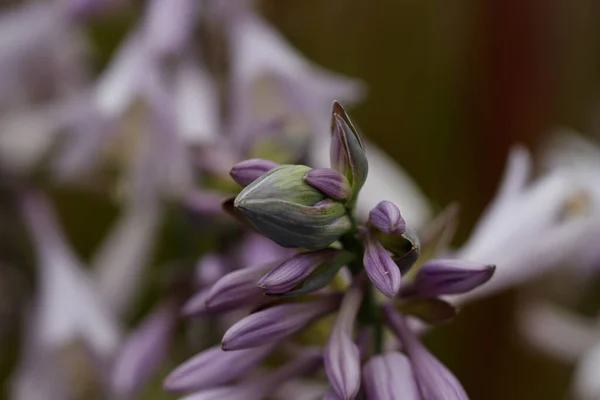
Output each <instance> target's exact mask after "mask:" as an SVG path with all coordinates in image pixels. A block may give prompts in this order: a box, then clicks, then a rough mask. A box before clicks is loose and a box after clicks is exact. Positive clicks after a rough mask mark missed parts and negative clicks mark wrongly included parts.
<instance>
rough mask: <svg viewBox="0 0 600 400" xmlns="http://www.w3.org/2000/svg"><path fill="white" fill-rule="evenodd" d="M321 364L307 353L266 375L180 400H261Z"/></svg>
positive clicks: (315, 356) (315, 355)
mask: <svg viewBox="0 0 600 400" xmlns="http://www.w3.org/2000/svg"><path fill="white" fill-rule="evenodd" d="M321 362H322V358H321V356H320V355H317V354H313V353H309V354H307V355H305V356H302V357H299V358H298V359H296V360H294V361H292V362H290V363H288V364H287V365H285V366H283V367H281V368H279V369H277V370H274V371H272V372H269V373H267V374H264V375H261V376H258V377H252V378H250V379H246V380H244V381H242V382H240V383H239V384H237V385H232V386H221V387H215V388H211V389H208V390H201V391H199V392H197V393H194V394H192V395H190V396H186V397H184V398H182V400H238V399H244V400H261V399H264V398H267V397H269V395H270V394H272V393H273V391H275V390H276V389H277V388H278V387H280V386H281V385H283V384H284V383H286V382H287V381H289V380H290V379H293V378H295V377H297V376H300V375H305V374H308V373H311V372H313V371H314V370H315V369H316V368H318V367H319V364H321Z"/></svg>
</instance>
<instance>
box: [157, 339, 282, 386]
mask: <svg viewBox="0 0 600 400" xmlns="http://www.w3.org/2000/svg"><path fill="white" fill-rule="evenodd" d="M273 347H274V346H272V345H266V346H260V347H254V348H251V349H244V350H237V351H223V350H222V349H220V348H219V347H218V346H215V347H211V348H210V349H208V350H205V351H203V352H202V353H200V354H198V355H196V356H194V357H192V358H190V359H189V360H187V361H186V362H184V363H183V364H181V365H180V366H179V367H177V368H176V369H175V370H174V371H173V372H171V373H170V374H169V376H167V378H166V379H165V381H164V384H163V387H164V389H165V390H167V391H169V392H190V391H194V390H201V389H206V388H210V387H215V386H219V385H222V384H225V383H227V382H229V381H232V380H234V379H236V378H238V377H240V376H242V375H244V374H245V373H246V372H248V371H250V370H251V369H252V368H254V367H255V366H256V365H257V364H258V363H259V362H261V361H262V360H263V359H264V358H265V357H266V356H267V355H269V353H270V352H271V351H272V350H273Z"/></svg>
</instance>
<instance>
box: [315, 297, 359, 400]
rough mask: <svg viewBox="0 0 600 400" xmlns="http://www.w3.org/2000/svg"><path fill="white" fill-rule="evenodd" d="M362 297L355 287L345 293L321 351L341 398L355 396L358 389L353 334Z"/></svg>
mask: <svg viewBox="0 0 600 400" xmlns="http://www.w3.org/2000/svg"><path fill="white" fill-rule="evenodd" d="M361 300H362V292H361V291H360V289H359V288H358V287H353V288H351V289H350V290H349V291H348V292H347V293H346V295H345V296H344V299H343V301H342V305H341V307H340V313H339V315H338V317H337V320H336V322H335V325H334V327H333V330H332V331H331V335H330V337H329V340H328V341H327V345H326V346H325V351H324V362H325V372H326V373H327V377H328V378H329V382H331V386H332V387H333V390H334V391H335V393H336V394H337V396H338V397H340V398H342V399H354V398H355V397H356V395H357V394H358V390H359V389H360V352H359V350H358V346H357V345H356V344H355V343H354V342H353V340H352V334H353V329H354V320H355V319H356V314H357V313H358V309H359V308H360V304H361Z"/></svg>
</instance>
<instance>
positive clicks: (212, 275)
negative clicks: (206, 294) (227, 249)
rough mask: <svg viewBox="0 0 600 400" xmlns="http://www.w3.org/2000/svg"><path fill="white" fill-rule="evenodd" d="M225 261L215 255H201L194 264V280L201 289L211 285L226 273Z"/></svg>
mask: <svg viewBox="0 0 600 400" xmlns="http://www.w3.org/2000/svg"><path fill="white" fill-rule="evenodd" d="M227 267H228V265H227V261H226V260H225V258H224V257H223V256H221V255H219V254H216V253H207V254H205V255H203V256H202V257H201V258H200V259H199V260H198V262H197V263H196V279H197V281H198V284H199V285H200V286H201V287H205V286H208V285H213V284H214V283H215V282H217V281H218V280H219V279H220V278H221V277H222V276H223V275H224V274H225V272H226V271H227V269H228V268H227Z"/></svg>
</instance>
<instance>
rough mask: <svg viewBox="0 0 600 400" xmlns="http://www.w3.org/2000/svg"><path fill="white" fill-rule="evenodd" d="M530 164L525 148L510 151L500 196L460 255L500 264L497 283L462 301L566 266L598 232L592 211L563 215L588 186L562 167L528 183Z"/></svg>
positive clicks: (599, 217)
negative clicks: (582, 184)
mask: <svg viewBox="0 0 600 400" xmlns="http://www.w3.org/2000/svg"><path fill="white" fill-rule="evenodd" d="M530 163H531V162H530V159H529V154H528V153H527V151H526V150H525V149H523V148H516V149H514V150H513V151H512V153H511V155H510V158H509V163H508V167H507V171H506V173H505V176H504V180H503V183H502V185H501V187H500V189H499V192H498V194H497V195H496V198H495V199H494V201H493V202H492V203H491V204H490V206H489V207H488V209H487V210H486V212H485V214H484V216H483V217H482V218H481V220H480V221H479V223H478V225H477V226H476V227H475V229H474V230H473V233H472V234H471V238H470V239H469V240H468V241H467V243H466V244H465V245H464V246H463V247H462V248H461V249H460V250H459V251H458V256H459V257H460V258H463V259H467V260H477V261H479V262H490V261H492V260H493V263H494V264H496V265H497V266H498V267H497V270H496V274H495V275H496V276H495V277H494V280H493V282H491V283H490V284H488V285H485V286H483V287H482V288H480V289H478V290H475V291H473V292H471V293H470V294H469V295H467V296H462V297H461V299H462V300H466V299H472V298H476V297H480V296H483V295H489V294H490V293H493V292H497V291H499V290H501V289H503V288H506V287H508V286H510V285H514V284H516V283H521V282H523V281H525V280H527V279H531V278H533V277H535V276H539V274H541V273H542V272H544V271H547V270H549V269H552V268H554V267H556V266H559V265H564V264H565V263H568V262H569V261H570V260H572V259H573V257H577V254H579V252H580V251H585V249H586V246H585V245H586V244H587V241H586V240H585V238H586V237H588V235H591V234H593V232H595V231H597V230H598V226H599V225H598V222H600V213H598V212H597V211H598V210H593V209H592V210H590V211H591V215H585V213H575V215H566V214H565V212H566V211H567V209H568V206H569V201H570V200H572V199H573V198H574V197H576V196H577V195H578V194H579V193H581V191H584V192H585V190H586V186H581V185H580V184H578V183H577V182H576V181H574V180H573V179H572V178H571V174H569V173H567V171H565V170H564V169H561V168H555V169H551V170H549V171H547V172H545V173H544V174H543V175H541V176H540V177H538V178H536V179H535V180H533V181H531V182H528V181H529V175H530V169H531V166H530ZM587 184H588V185H591V184H592V183H591V182H588V183H587ZM542 233H543V234H542ZM508 249H510V251H509V250H508Z"/></svg>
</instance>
